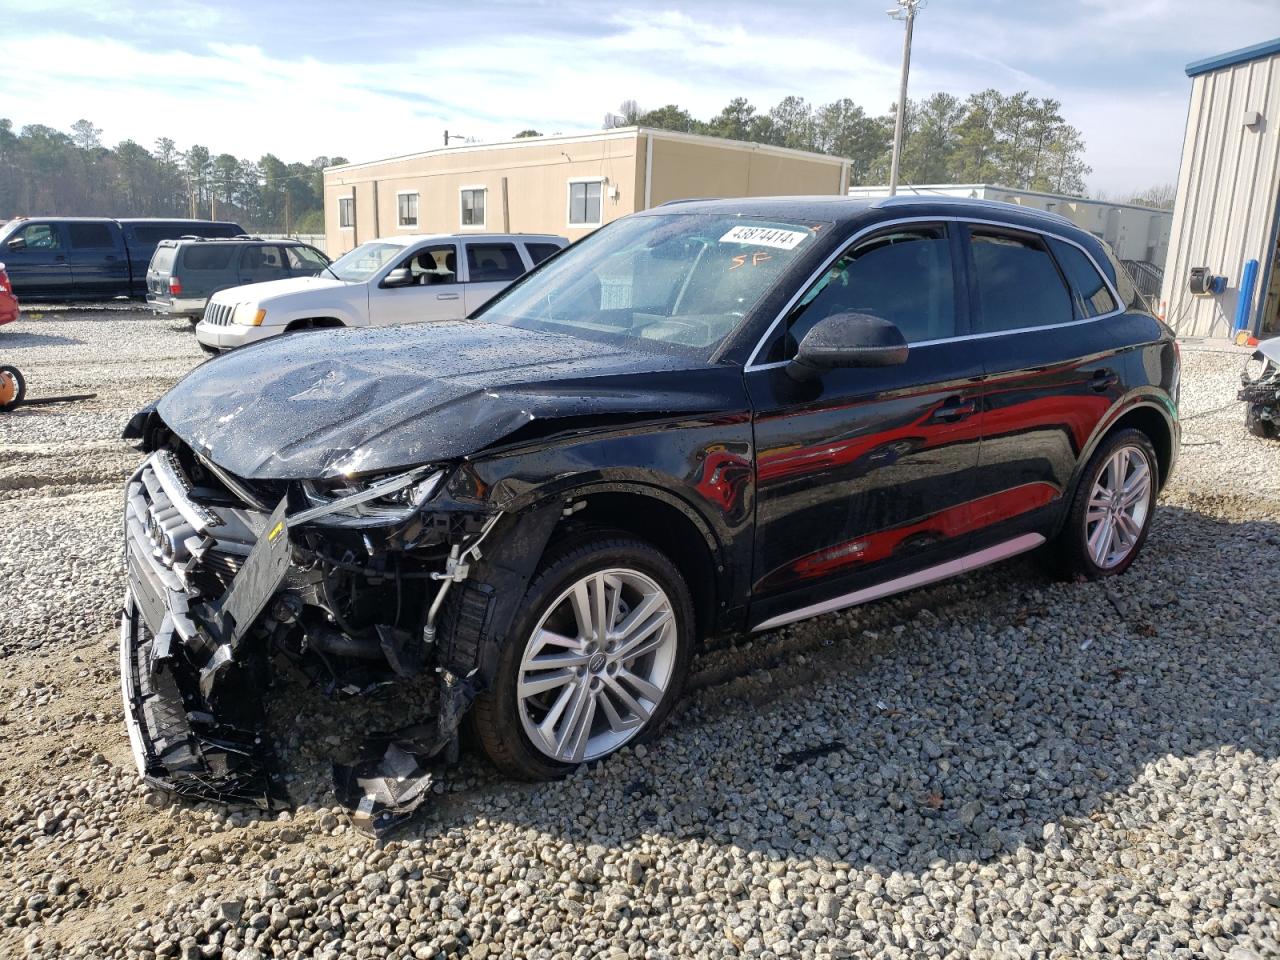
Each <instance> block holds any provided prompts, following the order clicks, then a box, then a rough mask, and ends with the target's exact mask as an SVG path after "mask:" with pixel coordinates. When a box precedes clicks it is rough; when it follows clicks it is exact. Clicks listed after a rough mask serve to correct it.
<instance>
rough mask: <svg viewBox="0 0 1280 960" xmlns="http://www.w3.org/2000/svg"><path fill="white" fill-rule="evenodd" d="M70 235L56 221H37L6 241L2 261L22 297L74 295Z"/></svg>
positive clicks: (24, 226) (0, 254) (0, 257)
mask: <svg viewBox="0 0 1280 960" xmlns="http://www.w3.org/2000/svg"><path fill="white" fill-rule="evenodd" d="M68 253H69V250H68V249H67V238H66V233H65V231H64V229H63V225H62V224H61V223H59V222H57V221H56V220H33V221H32V222H30V223H26V224H23V225H22V226H20V227H18V228H17V229H16V230H15V231H14V232H13V233H11V234H9V235H8V237H6V238H5V249H4V250H3V251H0V259H2V261H3V262H4V264H5V267H6V270H7V272H8V274H9V280H10V281H11V282H12V283H13V291H14V293H16V294H17V295H18V296H19V297H27V298H29V297H49V296H53V297H66V296H69V295H70V294H71V292H72V286H71V261H70V259H69V258H68V256H67V255H68Z"/></svg>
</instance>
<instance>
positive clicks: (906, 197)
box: [642, 194, 1089, 236]
mask: <svg viewBox="0 0 1280 960" xmlns="http://www.w3.org/2000/svg"><path fill="white" fill-rule="evenodd" d="M675 213H715V214H734V215H737V216H743V217H773V218H780V219H791V220H817V221H826V222H830V223H835V224H837V225H838V226H853V225H856V224H861V223H872V222H874V221H877V220H886V219H898V218H902V217H958V218H961V219H968V220H996V221H999V222H1001V223H1007V224H1009V225H1010V226H1015V227H1016V226H1028V227H1033V228H1035V229H1040V230H1046V231H1050V232H1057V233H1063V232H1067V231H1070V232H1072V233H1074V234H1085V235H1086V236H1088V235H1089V234H1088V231H1086V230H1082V229H1081V228H1080V227H1078V226H1076V225H1075V224H1074V223H1072V222H1071V221H1070V220H1068V219H1067V218H1066V217H1064V216H1062V215H1061V214H1057V213H1049V212H1048V211H1045V210H1036V209H1035V208H1033V207H1023V206H1019V205H1018V204H1013V203H1004V202H1002V201H999V200H979V199H972V198H969V197H935V196H919V195H913V194H900V195H898V196H894V197H879V198H866V197H842V196H816V197H740V198H729V199H722V200H672V201H669V202H667V203H664V204H662V205H661V206H658V207H654V208H652V209H651V210H646V211H643V214H642V215H658V216H661V215H663V214H675Z"/></svg>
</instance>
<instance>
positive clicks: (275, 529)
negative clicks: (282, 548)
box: [267, 520, 284, 543]
mask: <svg viewBox="0 0 1280 960" xmlns="http://www.w3.org/2000/svg"><path fill="white" fill-rule="evenodd" d="M283 530H284V521H283V520H281V521H280V522H279V523H277V524H276V525H275V526H274V527H272V528H271V532H270V533H268V534H267V539H268V540H270V541H271V542H272V543H275V541H276V537H278V536H280V533H281V531H283Z"/></svg>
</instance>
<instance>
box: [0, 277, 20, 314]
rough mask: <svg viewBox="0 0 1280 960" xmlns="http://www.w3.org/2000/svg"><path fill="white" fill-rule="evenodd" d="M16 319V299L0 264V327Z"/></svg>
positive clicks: (11, 285)
mask: <svg viewBox="0 0 1280 960" xmlns="http://www.w3.org/2000/svg"><path fill="white" fill-rule="evenodd" d="M17 319H18V298H17V296H15V295H14V292H13V284H12V283H11V282H10V281H9V274H8V271H7V270H6V268H5V265H4V264H3V263H0V326H4V325H5V324H6V323H13V321H15V320H17Z"/></svg>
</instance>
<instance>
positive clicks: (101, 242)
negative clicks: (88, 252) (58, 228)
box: [67, 223, 116, 250]
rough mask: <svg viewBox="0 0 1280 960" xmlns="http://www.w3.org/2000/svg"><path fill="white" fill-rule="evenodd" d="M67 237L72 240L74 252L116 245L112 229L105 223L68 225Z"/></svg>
mask: <svg viewBox="0 0 1280 960" xmlns="http://www.w3.org/2000/svg"><path fill="white" fill-rule="evenodd" d="M67 236H68V237H69V238H70V239H71V247H72V249H73V250H82V249H88V248H92V247H99V248H101V247H114V246H115V245H116V244H115V240H114V238H113V237H112V236H111V228H110V227H108V226H107V225H106V224H105V223H68V224H67Z"/></svg>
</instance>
